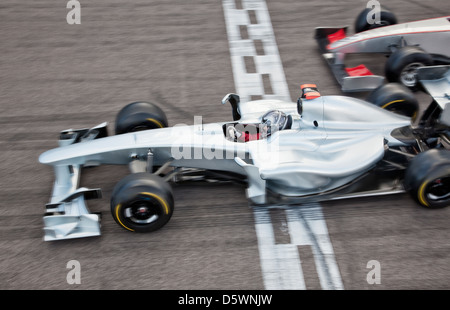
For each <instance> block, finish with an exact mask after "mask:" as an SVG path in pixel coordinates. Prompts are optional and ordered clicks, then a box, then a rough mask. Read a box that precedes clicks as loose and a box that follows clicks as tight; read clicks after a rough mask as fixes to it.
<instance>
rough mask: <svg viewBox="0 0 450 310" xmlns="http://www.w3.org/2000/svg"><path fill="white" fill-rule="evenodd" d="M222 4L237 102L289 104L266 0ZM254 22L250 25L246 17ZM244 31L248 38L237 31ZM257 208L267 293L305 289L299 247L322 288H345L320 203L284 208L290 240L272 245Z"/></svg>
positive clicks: (266, 219)
mask: <svg viewBox="0 0 450 310" xmlns="http://www.w3.org/2000/svg"><path fill="white" fill-rule="evenodd" d="M240 1H241V3H242V7H241V8H236V2H235V0H222V4H223V9H224V15H225V22H226V27H227V34H228V42H229V46H230V54H231V63H232V66H233V76H234V83H235V87H236V92H237V94H239V96H240V98H241V101H243V102H246V101H250V100H251V99H252V96H258V97H261V98H264V99H272V98H273V99H280V100H285V101H292V100H291V98H290V94H289V89H288V86H287V83H286V78H285V74H284V70H283V65H282V63H281V58H280V55H279V52H278V47H277V44H276V41H275V35H274V32H273V28H272V23H271V21H270V15H269V12H268V9H267V5H266V2H265V1H264V0H240ZM250 12H251V14H252V15H254V17H255V18H253V19H256V21H255V20H253V23H252V21H251V18H250V14H249V13H250ZM243 28H245V29H246V30H247V31H246V33H247V35H246V36H247V37H246V38H243V37H242V33H241V30H242V29H243ZM254 40H258V42H262V46H263V52H264V53H263V54H261V53H260V54H259V55H258V53H257V50H256V48H255V43H254ZM249 56H250V57H253V60H254V63H255V67H256V72H255V73H248V72H247V71H246V67H245V62H244V57H249ZM263 74H266V75H268V76H269V80H270V82H271V85H270V88H271V90H272V93H271V94H266V91H265V90H264V85H263V78H262V76H263ZM269 212H270V211H269V209H267V208H260V209H257V208H255V211H254V216H255V229H256V234H257V237H258V249H259V255H260V262H261V269H262V274H263V279H264V285H265V288H266V289H269V290H270V289H273V290H278V289H294V290H304V289H306V285H305V280H304V276H303V270H302V264H301V258H300V256H299V251H298V246H301V245H309V246H311V249H312V252H313V255H314V261H315V265H316V270H317V273H318V277H319V281H320V285H321V287H322V289H327V290H330V289H344V286H343V283H342V280H341V276H340V273H339V268H338V265H337V263H336V259H335V256H334V252H333V246H332V244H331V241H330V238H329V236H328V229H327V226H326V222H325V220H324V217H323V213H322V209H321V207H320V205H319V204H310V205H302V206H290V207H286V208H285V212H286V218H287V221H288V229H289V235H290V239H291V242H290V243H289V244H276V242H275V235H274V231H273V225H272V223H271V220H270V213H269Z"/></svg>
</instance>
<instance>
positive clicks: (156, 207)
mask: <svg viewBox="0 0 450 310" xmlns="http://www.w3.org/2000/svg"><path fill="white" fill-rule="evenodd" d="M173 210H174V202H173V194H172V189H171V187H170V185H169V184H168V183H167V182H164V181H163V179H161V178H160V177H158V176H155V175H152V174H149V173H135V174H130V175H128V176H126V177H125V178H123V179H122V180H120V181H119V182H118V183H117V185H116V186H115V187H114V190H113V192H112V195H111V213H112V216H113V218H114V220H115V221H116V222H117V224H119V226H121V227H122V228H124V229H126V230H129V231H134V232H141V233H143V232H152V231H155V230H158V229H160V228H161V227H163V226H164V225H165V224H167V222H168V221H169V220H170V218H171V217H172V214H173Z"/></svg>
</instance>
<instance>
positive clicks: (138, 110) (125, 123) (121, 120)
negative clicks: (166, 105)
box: [115, 102, 168, 135]
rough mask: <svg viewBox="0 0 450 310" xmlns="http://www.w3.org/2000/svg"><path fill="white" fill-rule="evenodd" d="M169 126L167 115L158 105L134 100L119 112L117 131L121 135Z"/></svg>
mask: <svg viewBox="0 0 450 310" xmlns="http://www.w3.org/2000/svg"><path fill="white" fill-rule="evenodd" d="M167 126H168V122H167V117H166V115H165V113H164V111H163V110H161V109H160V108H159V107H158V106H157V105H155V104H153V103H149V102H133V103H130V104H128V105H127V106H125V107H124V108H122V110H120V112H119V113H118V114H117V117H116V126H115V133H116V135H119V134H123V133H128V132H135V131H141V130H148V129H155V128H164V127H167Z"/></svg>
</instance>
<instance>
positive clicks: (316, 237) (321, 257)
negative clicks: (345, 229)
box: [286, 203, 344, 290]
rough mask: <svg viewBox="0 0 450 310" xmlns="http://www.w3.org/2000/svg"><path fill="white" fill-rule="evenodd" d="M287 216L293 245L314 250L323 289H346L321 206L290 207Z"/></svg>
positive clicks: (315, 204) (316, 204)
mask: <svg viewBox="0 0 450 310" xmlns="http://www.w3.org/2000/svg"><path fill="white" fill-rule="evenodd" d="M286 216H287V220H288V227H289V234H290V237H291V243H292V244H295V245H297V246H299V245H310V246H311V248H312V252H313V255H314V261H315V264H316V269H317V273H318V276H319V280H320V285H321V287H322V289H325V290H342V289H344V285H343V283H342V279H341V275H340V273H339V268H338V265H337V263H336V259H335V257H334V251H333V246H332V244H331V241H330V237H329V235H328V229H327V225H326V222H325V219H324V217H323V213H322V208H321V207H320V205H319V204H318V203H314V204H308V205H301V206H293V207H289V208H288V209H286Z"/></svg>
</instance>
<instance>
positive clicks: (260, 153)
mask: <svg viewBox="0 0 450 310" xmlns="http://www.w3.org/2000/svg"><path fill="white" fill-rule="evenodd" d="M238 110H239V112H240V115H241V116H242V118H241V119H240V120H239V123H241V124H247V123H258V122H260V120H261V116H262V115H263V114H265V113H266V112H267V111H269V110H281V111H283V112H285V113H287V114H290V115H291V116H292V118H293V124H292V128H291V129H288V130H283V131H278V132H275V133H274V134H272V135H271V136H269V137H268V138H267V139H262V140H257V141H250V142H246V143H243V142H242V143H240V142H233V141H230V140H228V139H227V138H226V136H225V134H224V129H223V125H224V124H225V123H213V124H196V125H193V126H174V127H168V128H161V129H152V130H146V131H140V132H135V133H127V134H122V135H117V136H111V137H104V138H99V139H95V140H91V141H85V142H79V143H75V144H70V143H71V142H73V141H66V140H60V145H61V146H60V147H58V148H56V149H53V150H49V151H47V152H45V153H43V154H41V156H40V157H39V161H40V162H41V163H43V164H47V165H50V166H53V167H54V169H55V176H56V180H55V184H54V189H53V196H52V199H51V201H50V204H49V205H48V206H47V209H48V211H51V215H48V216H44V222H45V228H44V230H45V232H46V234H45V240H59V239H67V238H77V237H85V236H95V235H99V234H100V226H99V217H98V215H95V214H90V213H89V211H88V210H87V208H86V206H85V204H84V200H85V198H87V196H89V195H87V194H91V195H92V194H93V196H98V195H99V190H89V189H86V188H78V187H79V176H80V171H81V168H82V167H84V166H97V165H101V164H118V165H126V164H130V167H131V164H133V163H136V162H143V163H145V162H147V164H148V161H149V156H150V155H149V154H152V156H151V165H155V166H160V165H164V164H167V163H170V166H172V167H182V168H200V169H206V170H220V171H229V172H234V173H237V174H241V175H243V176H246V177H247V181H248V189H247V196H248V198H249V199H250V200H251V201H252V202H253V203H255V204H264V203H265V202H266V193H267V190H269V191H272V192H276V193H278V194H280V195H284V196H293V197H298V196H304V195H311V194H315V193H320V192H326V191H329V190H332V189H335V188H338V187H341V186H343V185H345V184H347V183H349V182H351V181H353V180H355V179H356V178H358V177H359V176H361V175H363V174H365V173H366V172H368V171H369V170H370V169H372V168H373V167H374V166H375V165H376V164H377V163H378V162H379V161H380V160H381V159H382V158H383V156H384V153H385V147H386V143H387V144H389V145H391V146H396V145H401V144H402V143H401V142H400V141H398V140H396V139H394V138H393V137H392V136H391V135H390V133H391V132H392V130H393V129H395V128H398V127H403V126H407V125H409V124H410V121H409V119H408V118H405V117H402V116H398V115H396V114H393V113H391V112H388V111H385V110H383V109H381V108H378V107H376V106H373V105H372V104H370V103H367V102H365V101H362V100H359V99H355V98H350V97H343V96H326V97H319V98H315V99H311V100H303V113H302V115H299V114H298V112H297V104H296V103H293V102H283V101H278V100H260V101H251V102H245V103H240V104H239V106H238Z"/></svg>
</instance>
